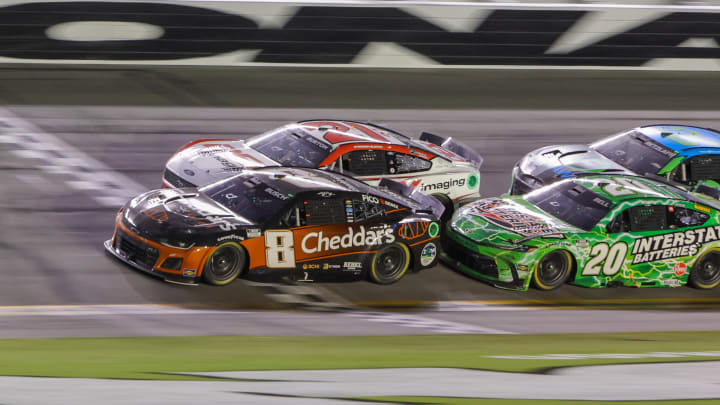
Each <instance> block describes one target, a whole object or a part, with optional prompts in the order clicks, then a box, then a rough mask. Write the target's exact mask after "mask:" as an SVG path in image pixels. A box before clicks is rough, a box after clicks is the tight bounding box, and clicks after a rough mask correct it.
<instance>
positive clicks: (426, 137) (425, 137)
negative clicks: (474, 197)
mask: <svg viewBox="0 0 720 405" xmlns="http://www.w3.org/2000/svg"><path fill="white" fill-rule="evenodd" d="M420 140H421V141H425V142H429V143H432V144H435V145H437V146H440V147H442V148H445V149H447V150H449V151H451V152H453V153H455V154H457V155H460V156H462V157H463V158H465V160H468V161H470V162H472V164H473V166H474V167H475V168H476V169H478V170H480V166H482V163H483V160H484V159H483V157H482V156H480V154H479V153H477V152H475V150H473V149H472V148H471V147H469V146H467V145H465V144H464V143H463V142H460V141H458V140H455V139H452V138H445V137H443V136H440V135H435V134H431V133H430V132H422V133H421V134H420Z"/></svg>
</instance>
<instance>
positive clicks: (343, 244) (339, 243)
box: [300, 226, 395, 254]
mask: <svg viewBox="0 0 720 405" xmlns="http://www.w3.org/2000/svg"><path fill="white" fill-rule="evenodd" d="M394 241H395V235H393V229H392V228H383V229H378V230H372V229H368V230H365V227H364V226H360V229H359V230H357V231H356V230H353V228H351V227H348V228H347V233H345V234H344V235H334V236H332V237H327V236H324V235H323V232H322V231H320V232H310V233H308V234H307V235H305V237H303V239H302V241H301V242H300V247H301V249H302V251H303V252H305V253H309V254H311V253H320V252H325V251H328V250H337V249H346V248H351V247H359V246H375V245H381V244H383V243H392V242H394Z"/></svg>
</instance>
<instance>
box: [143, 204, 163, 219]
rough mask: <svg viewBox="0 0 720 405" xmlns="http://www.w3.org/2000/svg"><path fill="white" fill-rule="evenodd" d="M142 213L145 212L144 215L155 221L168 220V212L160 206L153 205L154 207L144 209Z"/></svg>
mask: <svg viewBox="0 0 720 405" xmlns="http://www.w3.org/2000/svg"><path fill="white" fill-rule="evenodd" d="M144 214H145V216H147V217H148V218H150V219H152V220H153V221H156V222H167V221H168V213H167V211H165V209H164V208H163V207H161V206H155V207H152V208H150V209H149V210H145V212H144Z"/></svg>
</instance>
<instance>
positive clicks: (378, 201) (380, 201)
mask: <svg viewBox="0 0 720 405" xmlns="http://www.w3.org/2000/svg"><path fill="white" fill-rule="evenodd" d="M362 199H363V201H365V202H370V203H373V204H383V205H387V206H388V207H392V208H399V206H398V205H397V204H395V203H394V202H392V201H388V200H386V199H384V198H378V197H375V196H373V195H368V194H363V196H362Z"/></svg>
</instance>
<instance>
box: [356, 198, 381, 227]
mask: <svg viewBox="0 0 720 405" xmlns="http://www.w3.org/2000/svg"><path fill="white" fill-rule="evenodd" d="M371 198H372V197H371ZM348 202H350V201H349V200H348ZM383 215H385V206H384V205H382V204H380V203H379V202H378V203H375V202H370V201H363V200H360V199H357V198H354V199H353V200H352V221H350V222H362V221H367V220H370V219H374V218H377V217H380V216H383ZM348 219H349V218H348Z"/></svg>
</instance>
